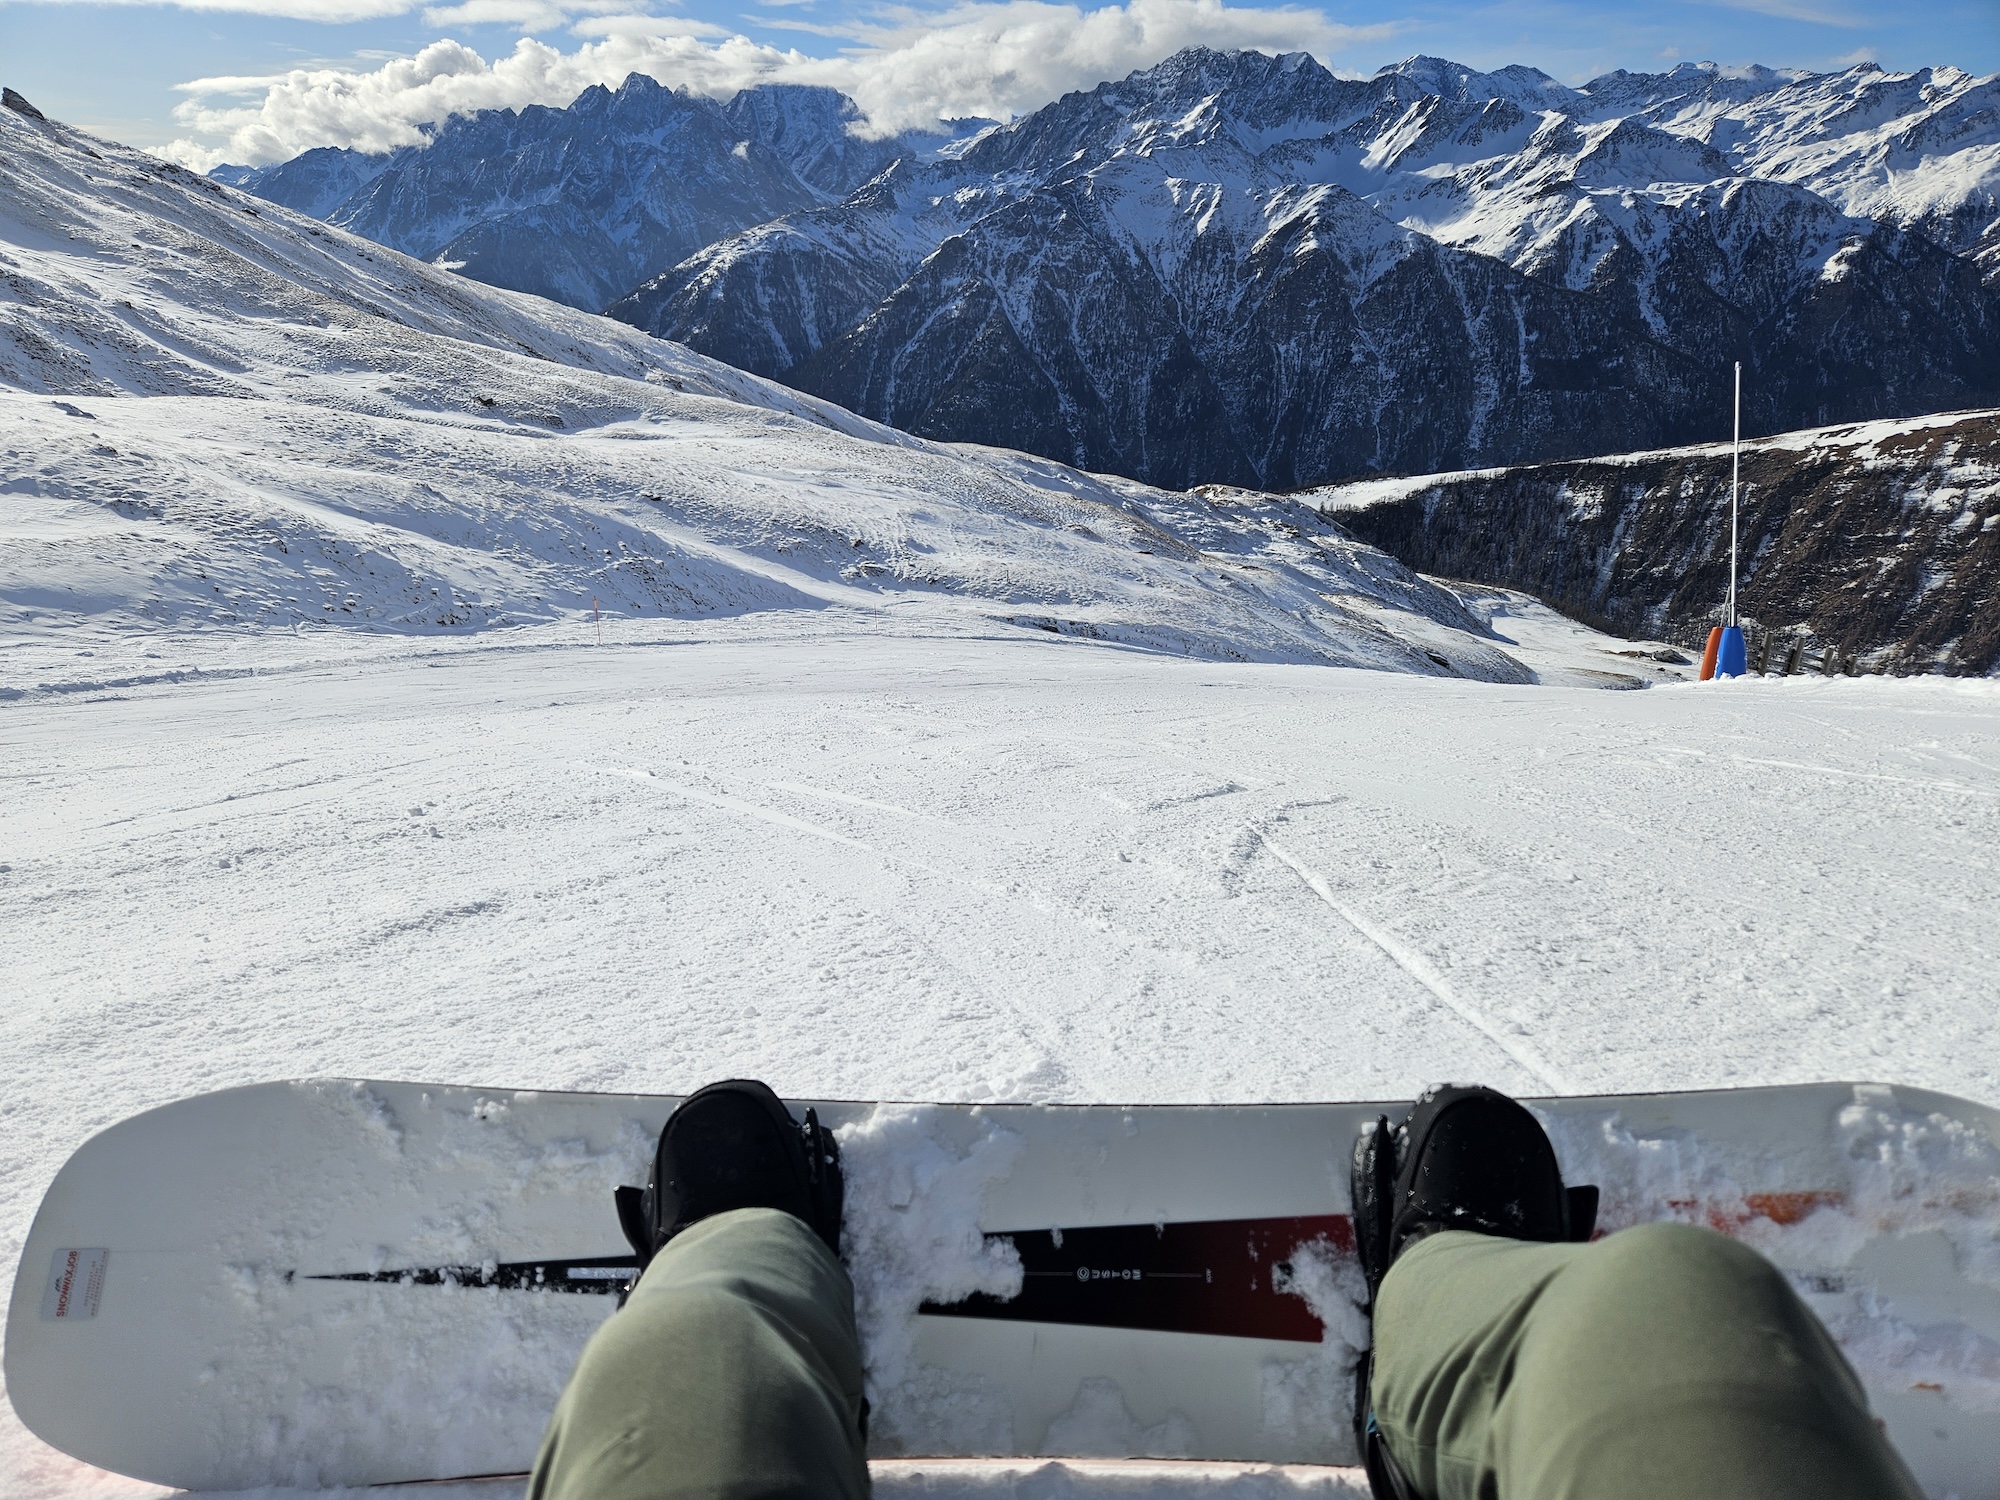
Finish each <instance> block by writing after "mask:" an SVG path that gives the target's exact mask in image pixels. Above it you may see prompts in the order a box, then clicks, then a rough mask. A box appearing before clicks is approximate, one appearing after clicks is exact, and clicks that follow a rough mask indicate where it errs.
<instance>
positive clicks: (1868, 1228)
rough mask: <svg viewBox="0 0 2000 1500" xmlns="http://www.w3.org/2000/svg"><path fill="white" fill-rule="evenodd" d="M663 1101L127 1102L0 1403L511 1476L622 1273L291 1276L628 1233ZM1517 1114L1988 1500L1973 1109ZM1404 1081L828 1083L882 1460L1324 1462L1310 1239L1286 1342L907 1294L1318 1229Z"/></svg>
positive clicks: (416, 1469) (1994, 1155)
mask: <svg viewBox="0 0 2000 1500" xmlns="http://www.w3.org/2000/svg"><path fill="white" fill-rule="evenodd" d="M675 1102H676V1101H675V1100H673V1099H671V1098H651V1097H634V1096H619V1095H590V1094H558V1093H522V1092H515V1091H510V1090H494V1089H473V1088H459V1087H440V1086H434V1085H421V1084H408V1083H382V1082H367V1083H361V1082H349V1081H326V1080H317V1081H304V1082H296V1083H274V1084H264V1085H258V1086H255V1087H250V1088H240V1089H233V1090H229V1091H226V1092H223V1093H218V1094H210V1095H206V1096H202V1097H199V1098H195V1099H189V1100H185V1101H182V1102H180V1103H177V1104H173V1105H169V1106H167V1107H165V1108H163V1109H158V1110H154V1111H152V1112H150V1113H148V1114H144V1115H140V1116H137V1117H136V1118H134V1119H131V1120H128V1121H125V1122H124V1123H122V1124H120V1125H117V1126H115V1127H113V1128H112V1129H110V1130H107V1131H105V1132H104V1133H103V1134H101V1135H99V1136H97V1137H95V1138H94V1139H92V1140H90V1141H89V1142H87V1143H86V1144H85V1145H84V1146H83V1147H82V1148H80V1149H79V1150H78V1151H77V1153H76V1154H75V1155H74V1156H73V1157H72V1158H71V1160H70V1161H69V1163H68V1164H67V1165H66V1166H65V1167H64V1168H63V1170H62V1171H61V1173H60V1174H59V1175H58V1176H57V1178H56V1180H55V1182H54V1184H53V1185H52V1186H51V1187H50V1189H49V1192H48V1195H47V1197H46V1199H45V1201H44V1203H43V1205H42V1208H41V1211H40V1213H39V1215H38V1216H37V1218H36V1220H35V1224H34V1228H33V1230H32V1231H31V1234H30V1236H29V1239H28V1243H27V1246H26V1249H25V1252H24V1254H23V1256H22V1260H21V1268H20V1271H19V1275H18V1278H17V1281H16V1284H15V1289H14V1297H13V1302H12V1306H11V1309H10V1311H9V1317H8V1324H7V1343H6V1375H7V1385H8V1391H9V1395H10V1397H11V1399H12V1401H13V1403H14V1405H15V1407H16V1409H17V1410H18V1412H19V1413H20V1415H21V1417H22V1419H23V1420H24V1421H25V1422H26V1423H27V1425H28V1426H29V1427H30V1428H31V1429H33V1430H34V1431H35V1432H36V1433H37V1434H39V1435H40V1436H41V1437H43V1438H44V1439H46V1440H47V1441H48V1442H50V1443H52V1444H54V1445H55V1446H57V1447H59V1448H61V1449H64V1450H65V1451H67V1452H69V1453H71V1454H73V1455H75V1456H77V1457H79V1458H82V1459H85V1460H87V1461H88V1462H91V1463H93V1464H97V1465H100V1466H102V1467H105V1468H108V1469H112V1470H115V1471H117V1472H120V1473H125V1474H130V1475H134V1476H136V1477H139V1478H144V1479H149V1480H153V1481H156V1482H159V1483H165V1484H175V1485H182V1486H186V1487H189V1488H196V1489H203V1488H210V1489H227V1488H244V1487H249V1486H252V1485H259V1484H288V1485H299V1486H323V1485H335V1484H367V1483H382V1482H391V1481H407V1480H421V1479H441V1478H451V1477H458V1476H464V1475H476V1474H495V1473H508V1472H518V1471H519V1470H521V1469H524V1468H525V1467H526V1466H527V1465H528V1463H529V1461H530V1460H531V1458H532V1456H533V1453H534V1449H535V1446H536V1443H537V1441H538V1440H539V1438H540V1435H541V1430H542V1426H543V1424H544V1422H545V1421H546V1419H547V1415H548V1412H549V1410H550V1408H551V1407H552V1406H553V1404H554V1402H555V1398H556V1396H557V1394H558V1393H559V1391H560V1390H561V1388H562V1385H563V1382H564V1381H565V1379H566V1378H567V1376H568V1373H569V1370H570V1368H571V1366H572V1365H573V1363H574V1361H575V1358H576V1355H577V1352H578V1351H579V1350H580V1349H581V1347H582V1345H583V1342H584V1340H585V1339H586V1338H588V1336H589V1334H590V1332H591V1331H592V1330H593V1329H594V1328H595V1327H596V1326H597V1325H598V1323H599V1322H601V1321H602V1320H603V1319H604V1318H605V1317H607V1316H609V1315H610V1313H611V1311H612V1307H613V1302H614V1299H613V1298H611V1297H609V1296H592V1295H564V1294H559V1293H554V1292H548V1291H533V1290H523V1289H508V1288H500V1287H493V1286H473V1285H459V1284H452V1283H450V1282H446V1283H444V1284H414V1283H409V1282H402V1281H354V1280H315V1279H312V1278H314V1277H316V1276H324V1275H329V1274H337V1275H354V1274H357V1273H378V1274H379V1273H384V1272H395V1271H400V1270H406V1269H412V1268H419V1267H442V1266H456V1267H474V1268H479V1267H491V1266H493V1265H497V1264H501V1263H512V1262H524V1261H546V1262H559V1261H563V1260H564V1259H565V1258H570V1259H576V1260H587V1259H590V1258H593V1257H614V1256H620V1255H623V1254H626V1253H627V1251H626V1247H625V1245H624V1243H623V1239H622V1236H621V1235H620V1233H619V1230H618V1227H617V1222H616V1219H615V1217H614V1214H613V1211H612V1202H611V1191H612V1189H613V1187H615V1186H617V1185H619V1184H621V1183H637V1182H641V1181H643V1180H644V1176H645V1169H646V1163H647V1161H648V1160H649V1158H650V1155H651V1150H652V1144H653V1140H654V1138H655V1137H656V1135H657V1133H658V1130H659V1127H660V1124H661V1123H662V1122H663V1121H664V1120H665V1118H666V1116H667V1114H668V1113H669V1112H670V1111H671V1109H672V1107H673V1105H674V1103H675ZM1532 1102H1533V1105H1534V1107H1535V1108H1536V1110H1537V1111H1538V1112H1539V1113H1540V1114H1541V1115H1542V1117H1543V1119H1544V1120H1545V1122H1546V1123H1547V1124H1548V1125H1549V1127H1550V1130H1551V1133H1552V1135H1553V1137H1554V1138H1555V1141H1556V1144H1557V1149H1558V1152H1559V1154H1560V1155H1561V1157H1562V1160H1563V1166H1564V1170H1565V1174H1566V1176H1568V1178H1569V1179H1570V1180H1571V1181H1573V1182H1597V1183H1598V1184H1600V1186H1601V1187H1602V1188H1603V1191H1604V1204H1603V1208H1602V1211H1601V1213H1600V1220H1599V1223H1600V1228H1602V1229H1606V1230H1615V1229H1617V1228H1619V1227H1623V1226H1624V1225H1627V1224H1631V1223H1636V1222H1641V1221H1644V1220H1649V1219H1657V1218H1670V1217H1678V1218H1685V1219H1691V1220H1694V1221H1696V1222H1703V1223H1709V1224H1712V1225H1714V1226H1715V1227H1717V1228H1721V1229H1724V1230H1725V1231H1727V1232H1730V1233H1732V1234H1735V1235H1737V1236H1738V1237H1740V1238H1742V1239H1744V1240H1745V1241H1747V1242H1748V1243H1750V1244H1752V1245H1754V1246H1756V1248H1758V1249H1759V1250H1760V1251H1762V1252H1763V1253H1765V1254H1766V1255H1768V1256H1770V1257H1771V1258H1772V1259H1773V1260H1774V1261H1775V1262H1776V1263H1777V1264H1779V1265H1780V1266H1781V1267H1783V1268H1784V1269H1785V1270H1786V1271H1787V1272H1788V1273H1790V1274H1791V1276H1792V1278H1793V1281H1794V1284H1795V1285H1796V1286H1798V1287H1799V1289H1800V1290H1801V1292H1802V1293H1804V1294H1805V1296H1806V1298H1807V1300H1808V1302H1809V1303H1810V1304H1811V1305H1812V1306H1813V1307H1814V1309H1815V1310H1816V1311H1817V1312H1818V1313H1819V1314H1820V1316H1821V1317H1822V1318H1824V1319H1825V1320H1826V1321H1827V1323H1828V1325H1829V1326H1830V1327H1831V1328H1832V1329H1833V1330H1834V1332H1835V1334H1836V1336H1837V1337H1838V1338H1840V1340H1841V1342H1842V1344H1843V1347H1844V1348H1846V1349H1847V1351H1848V1354H1849V1357H1850V1358H1851V1359H1852V1360H1853V1361H1854V1362H1855V1364H1856V1367H1857V1368H1858V1369H1859V1371H1860V1373H1861V1375H1862V1377H1863V1379H1864V1381H1865V1382H1866V1383H1867V1385H1868V1387H1869V1391H1870V1395H1871V1398H1872V1400H1873V1402H1874V1404H1875V1408H1876V1411H1877V1412H1878V1414H1879V1415H1881V1416H1882V1417H1883V1418H1884V1419H1885V1421H1886V1422H1887V1424H1888V1428H1889V1431H1890V1433H1891V1435H1892V1437H1893V1438H1894V1439H1895V1441H1896V1443H1897V1445H1898V1447H1899V1448H1900V1449H1901V1451H1902V1452H1903V1454H1904V1456H1905V1457H1906V1459H1907V1460H1908V1461H1909V1462H1910V1464H1911V1466H1912V1468H1913V1469H1915V1471H1916V1472H1917V1474H1918V1477H1919V1478H1920V1479H1921V1480H1922V1481H1923V1483H1924V1484H1925V1486H1926V1488H1927V1489H1930V1490H1931V1491H1932V1492H1934V1493H1938V1494H1944V1493H1947V1492H1949V1493H1955V1494H1957V1495H1959V1496H1961V1497H1964V1500H1974V1497H1996V1496H2000V1233H1996V1231H2000V1145H1996V1142H2000V1111H1994V1110H1990V1109H1986V1108H1983V1107H1980V1106H1975V1105H1971V1104H1968V1103H1965V1102H1963V1101H1960V1100H1956V1099H1951V1098H1949V1097H1946V1096H1944V1095H1939V1094H1933V1093H1928V1092H1924V1091H1919V1090H1910V1089H1889V1088H1884V1087H1880V1086H1871V1085H1850V1084H1820V1085H1804V1086H1797V1087H1785V1088H1766V1089H1746V1090H1738V1091H1730V1092H1711V1093H1690V1094H1668V1095H1644V1096H1632V1097H1603V1098H1580V1099H1564V1100H1541V1101H1532ZM1402 1107H1404V1106H1401V1105H1374V1104H1326V1105H1287V1106H1270V1107H1254V1108H1253V1107H1236V1106H1214V1107H1181V1106H1151V1107H1133V1108H1120V1107H1115V1106H1098V1107H1068V1106H979V1107H975V1106H958V1105H874V1104H852V1103H824V1104H821V1105H820V1106H819V1108H820V1111H821V1115H822V1117H823V1118H824V1119H825V1120H826V1121H827V1122H828V1123H829V1124H831V1125H833V1126H835V1127H836V1128H837V1129H838V1131H839V1133H840V1135H841V1139H842V1144H843V1150H844V1153H845V1158H846V1165H847V1176H848V1188H849V1197H848V1213H847V1241H846V1249H847V1258H848V1260H849V1263H850V1267H851V1269H852V1270H853V1272H854V1276H855V1282H856V1291H857V1313H858V1316H859V1319H860V1323H861V1328H862V1335H863V1341H864V1352H865V1355H866V1358H867V1360H868V1364H869V1371H870V1380H871V1396H872V1399H873V1401H874V1406H875V1412H874V1418H873V1424H872V1434H871V1435H872V1440H873V1451H875V1452H876V1453H878V1454H879V1455H881V1456H885V1457H891V1456H904V1455H974V1454H991V1455H1002V1456H1007V1455H1020V1456H1027V1455H1037V1454H1061V1455H1078V1456H1120V1455H1131V1456H1159V1457H1178V1458H1202V1459H1229V1460H1255V1461H1264V1462H1276V1463H1343V1462H1351V1461H1352V1457H1353V1455H1352V1450H1351V1442H1350V1439H1349V1436H1348V1430H1347V1418H1346V1412H1347V1409H1348V1401H1349V1392H1350V1388H1349V1380H1350V1371H1351V1368H1352V1363H1353V1358H1354V1343H1355V1341H1357V1340H1359V1339H1362V1338H1363V1337H1365V1325H1364V1324H1363V1323H1362V1321H1361V1320H1360V1319H1359V1317H1358V1315H1357V1314H1356V1313H1355V1312H1354V1310H1353V1306H1352V1303H1353V1302H1354V1300H1356V1299H1358V1297H1359V1295H1360V1280H1359V1275H1358V1271H1357V1270H1356V1269H1355V1267H1354V1265H1353V1262H1352V1260H1351V1258H1350V1257H1348V1256H1347V1255H1345V1254H1344V1253H1343V1252H1342V1251H1341V1250H1340V1248H1339V1242H1340V1240H1341V1234H1340V1233H1338V1232H1334V1233H1331V1234H1330V1235H1328V1236H1325V1237H1322V1238H1320V1239H1318V1240H1317V1241H1316V1242H1314V1243H1313V1244H1310V1245H1308V1246H1306V1247H1305V1248H1303V1249H1302V1250H1300V1251H1299V1253H1297V1254H1294V1255H1291V1256H1290V1257H1289V1258H1288V1260H1287V1262H1286V1266H1285V1269H1284V1271H1283V1272H1282V1273H1281V1275H1282V1277H1283V1278H1284V1279H1283V1284H1282V1285H1283V1289H1282V1290H1279V1291H1273V1290H1272V1289H1271V1288H1269V1287H1266V1288H1264V1292H1265V1294H1266V1295H1267V1296H1277V1297H1279V1298H1280V1299H1281V1300H1282V1301H1283V1302H1285V1303H1286V1304H1288V1305H1289V1304H1291V1303H1293V1302H1294V1301H1295V1300H1296V1301H1297V1302H1300V1303H1302V1304H1303V1305H1304V1307H1305V1308H1306V1309H1308V1310H1309V1312H1310V1313H1311V1314H1314V1315H1317V1317H1318V1318H1319V1319H1320V1320H1321V1322H1322V1324H1323V1327H1324V1336H1323V1337H1322V1338H1321V1339H1319V1340H1318V1341H1316V1342H1307V1341H1304V1340H1303V1339H1301V1338H1299V1337H1296V1336H1294V1337H1288V1338H1266V1337H1237V1336H1230V1335H1223V1334H1215V1333H1195V1332H1182V1331H1167V1330H1163V1329H1159V1328H1148V1329H1132V1328H1107V1327H1094V1326H1088V1325H1079V1324H1065V1323H1053V1322H1041V1321H1036V1322H1026V1321H1007V1320H980V1319H971V1318H965V1317H951V1316H933V1315H920V1314H918V1312H917V1308H918V1306H919V1304H921V1303H924V1302H926V1301H929V1302H933V1303H948V1302H953V1301H956V1300H958V1299H960V1298H962V1297H964V1296H966V1295H967V1294H970V1293H975V1292H984V1293H988V1294H992V1295H995V1296H1001V1297H1005V1296H1008V1295H1010V1294H1012V1293H1014V1292H1016V1291H1018V1290H1019V1288H1020V1287H1021V1284H1022V1283H1021V1279H1020V1277H1021V1271H1020V1263H1019V1261H1018V1260H1017V1259H1016V1257H1015V1255H1014V1253H1013V1251H1012V1249H1011V1248H1010V1247H1009V1246H1008V1245H1007V1244H1006V1243H1005V1242H995V1241H988V1240H986V1239H985V1238H984V1237H983V1235H982V1233H981V1231H982V1230H984V1231H992V1232H999V1231H1046V1230H1049V1229H1053V1228H1062V1229H1086V1228H1089V1227H1091V1226H1113V1225H1124V1226H1134V1225H1138V1226H1144V1225H1180V1224H1188V1223H1205V1222H1212V1221H1223V1220H1287V1219H1298V1218H1324V1219H1330V1218H1333V1217H1335V1216H1344V1215H1345V1214H1346V1212H1347V1206H1348V1204H1347V1186H1346V1176H1347V1160H1348V1153H1349V1149H1350V1147H1351V1143H1352V1141H1353V1139H1354V1137H1355V1134H1356V1132H1357V1131H1358V1130H1359V1129H1360V1128H1361V1126H1362V1124H1363V1123H1364V1121H1367V1120H1372V1119H1373V1118H1374V1116H1375V1115H1376V1114H1377V1113H1379V1112H1385V1111H1386V1112H1390V1113H1394V1112H1396V1111H1397V1110H1399V1109H1400V1108H1402ZM1078 1238H1079V1239H1080V1240H1081V1239H1084V1238H1086V1237H1078ZM1027 1243H1028V1241H1027V1237H1026V1236H1024V1237H1023V1240H1022V1244H1023V1246H1024V1247H1025V1246H1026V1244H1027ZM1071 1248H1072V1250H1074V1245H1072V1247H1071ZM1022 1253H1023V1254H1026V1253H1027V1251H1026V1250H1025V1248H1024V1250H1023V1252H1022ZM1072 1258H1074V1256H1073V1255H1072ZM585 1269H587V1268H579V1270H585ZM1096 1269H1097V1271H1098V1272H1099V1273H1101V1274H1104V1275H1107V1276H1109V1277H1111V1278H1114V1279H1115V1278H1117V1277H1119V1276H1123V1275H1126V1274H1128V1273H1127V1272H1126V1271H1125V1270H1123V1269H1121V1267H1120V1266H1119V1265H1116V1264H1114V1265H1111V1266H1108V1267H1099V1268H1096Z"/></svg>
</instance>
